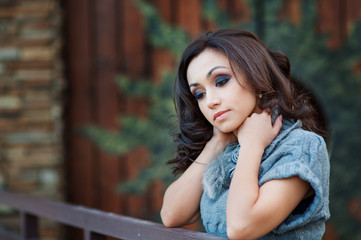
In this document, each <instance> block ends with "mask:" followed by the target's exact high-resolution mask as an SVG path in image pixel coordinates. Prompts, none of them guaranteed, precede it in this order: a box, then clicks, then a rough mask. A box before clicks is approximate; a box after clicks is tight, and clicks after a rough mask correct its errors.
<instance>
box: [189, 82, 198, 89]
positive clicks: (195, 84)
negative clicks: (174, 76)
mask: <svg viewBox="0 0 361 240" xmlns="http://www.w3.org/2000/svg"><path fill="white" fill-rule="evenodd" d="M198 85H199V83H191V84H189V87H190V88H191V87H196V86H198Z"/></svg>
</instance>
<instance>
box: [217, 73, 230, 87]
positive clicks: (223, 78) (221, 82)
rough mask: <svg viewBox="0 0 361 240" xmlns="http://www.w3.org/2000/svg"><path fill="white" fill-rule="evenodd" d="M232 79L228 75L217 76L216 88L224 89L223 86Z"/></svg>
mask: <svg viewBox="0 0 361 240" xmlns="http://www.w3.org/2000/svg"><path fill="white" fill-rule="evenodd" d="M230 79H231V78H230V77H229V76H226V75H220V76H217V77H216V79H215V86H216V87H222V86H223V85H225V84H226V83H227V82H228V81H229V80H230Z"/></svg>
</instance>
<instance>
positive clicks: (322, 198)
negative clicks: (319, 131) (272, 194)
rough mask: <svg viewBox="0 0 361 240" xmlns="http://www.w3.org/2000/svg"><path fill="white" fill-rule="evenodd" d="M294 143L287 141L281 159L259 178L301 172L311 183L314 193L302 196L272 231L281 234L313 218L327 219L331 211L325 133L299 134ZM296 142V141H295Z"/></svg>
mask: <svg viewBox="0 0 361 240" xmlns="http://www.w3.org/2000/svg"><path fill="white" fill-rule="evenodd" d="M298 137H299V139H296V141H295V144H294V145H292V144H291V145H287V144H286V145H287V146H286V147H284V149H283V152H284V153H285V152H289V153H290V154H280V155H279V159H278V160H277V161H275V162H274V164H273V165H272V167H270V169H269V170H268V171H266V173H265V174H264V175H263V176H262V177H261V178H260V180H259V185H260V186H261V185H262V184H263V183H265V182H267V181H269V180H273V179H284V178H289V177H293V176H298V177H300V178H301V179H303V180H304V181H307V182H309V183H310V185H311V187H312V188H313V190H314V194H313V195H312V196H310V197H308V198H305V199H303V200H302V201H301V202H300V204H299V205H298V206H297V207H296V209H295V210H294V211H293V212H292V213H291V214H290V216H288V217H287V218H286V219H285V220H284V221H283V222H282V223H281V224H280V225H279V226H278V227H277V228H276V229H274V230H273V232H275V233H277V234H281V233H284V232H287V231H290V230H293V229H295V228H299V227H302V226H304V225H306V224H309V223H311V222H319V221H323V222H324V221H326V220H327V219H328V218H329V217H330V213H329V207H328V205H329V199H328V195H329V174H330V165H329V159H328V153H327V148H326V144H325V142H324V140H323V138H322V137H320V136H318V135H316V134H314V133H310V132H307V133H305V134H301V136H300V135H298ZM296 143H297V144H296Z"/></svg>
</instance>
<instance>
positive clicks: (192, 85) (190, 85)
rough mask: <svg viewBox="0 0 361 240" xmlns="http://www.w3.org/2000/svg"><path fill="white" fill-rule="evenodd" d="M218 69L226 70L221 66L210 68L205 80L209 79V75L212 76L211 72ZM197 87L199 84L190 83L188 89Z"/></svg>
mask: <svg viewBox="0 0 361 240" xmlns="http://www.w3.org/2000/svg"><path fill="white" fill-rule="evenodd" d="M219 68H226V67H223V66H215V67H213V68H211V70H209V72H208V73H207V78H210V77H211V75H212V73H213V71H214V70H216V69H219ZM198 85H199V83H191V84H189V87H196V86H198Z"/></svg>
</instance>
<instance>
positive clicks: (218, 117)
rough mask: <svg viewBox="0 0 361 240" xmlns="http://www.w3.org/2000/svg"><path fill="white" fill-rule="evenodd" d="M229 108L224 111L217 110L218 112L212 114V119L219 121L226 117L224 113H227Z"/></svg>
mask: <svg viewBox="0 0 361 240" xmlns="http://www.w3.org/2000/svg"><path fill="white" fill-rule="evenodd" d="M228 112H229V110H225V111H219V112H216V113H215V114H214V115H213V120H214V121H220V120H222V119H224V118H225V117H226V115H227V114H226V113H228Z"/></svg>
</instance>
